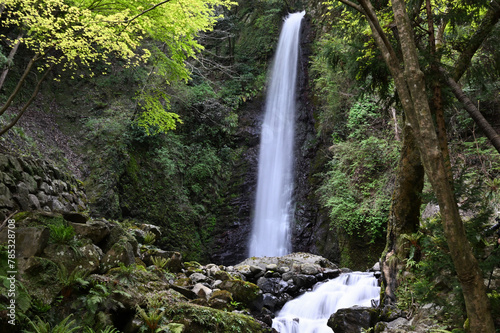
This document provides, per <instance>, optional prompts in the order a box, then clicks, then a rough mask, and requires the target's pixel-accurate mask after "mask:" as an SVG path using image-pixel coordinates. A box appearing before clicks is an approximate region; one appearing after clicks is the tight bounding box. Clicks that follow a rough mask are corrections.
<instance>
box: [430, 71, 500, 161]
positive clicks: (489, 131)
mask: <svg viewBox="0 0 500 333" xmlns="http://www.w3.org/2000/svg"><path fill="white" fill-rule="evenodd" d="M439 71H440V72H441V74H442V75H443V76H444V77H445V79H446V83H447V84H448V86H449V87H450V88H451V91H452V92H453V94H454V95H455V97H456V98H457V99H458V100H459V101H460V102H461V103H462V104H463V105H464V107H465V110H466V111H467V112H468V113H469V115H470V116H471V118H472V119H474V121H475V122H476V124H477V125H478V126H479V128H480V129H481V131H483V133H484V134H485V135H486V137H487V138H488V139H489V140H490V142H491V143H492V144H493V146H494V147H495V149H496V150H497V151H498V152H499V153H500V135H498V133H497V132H496V131H495V129H494V128H493V127H492V126H491V125H490V123H489V122H488V121H487V120H486V119H485V118H484V117H483V115H482V114H481V112H480V111H479V110H478V109H477V108H476V105H474V103H472V101H471V100H470V99H469V98H468V97H467V95H466V94H465V93H464V92H463V91H462V89H461V88H460V86H459V85H458V84H457V83H456V82H455V80H453V79H452V78H451V77H449V76H448V75H447V73H446V71H445V70H444V69H443V68H442V67H441V68H439Z"/></svg>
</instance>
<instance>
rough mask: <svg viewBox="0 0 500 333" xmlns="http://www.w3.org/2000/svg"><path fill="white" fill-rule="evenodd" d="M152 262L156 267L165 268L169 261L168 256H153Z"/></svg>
mask: <svg viewBox="0 0 500 333" xmlns="http://www.w3.org/2000/svg"><path fill="white" fill-rule="evenodd" d="M151 262H152V263H153V265H155V266H156V267H158V268H160V269H163V268H165V266H166V265H167V262H168V259H166V258H163V257H157V256H155V257H152V258H151Z"/></svg>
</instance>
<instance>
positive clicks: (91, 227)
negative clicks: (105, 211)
mask: <svg viewBox="0 0 500 333" xmlns="http://www.w3.org/2000/svg"><path fill="white" fill-rule="evenodd" d="M69 225H71V226H72V227H73V229H75V234H76V235H77V236H78V237H80V238H89V239H90V240H91V241H92V243H94V244H98V243H100V242H101V241H102V240H103V239H104V238H105V237H106V236H108V235H109V227H108V225H107V224H106V223H104V222H103V221H99V220H92V221H89V222H88V223H86V224H82V223H75V222H69Z"/></svg>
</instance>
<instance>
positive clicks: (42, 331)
mask: <svg viewBox="0 0 500 333" xmlns="http://www.w3.org/2000/svg"><path fill="white" fill-rule="evenodd" d="M71 316H72V315H71V314H70V315H69V316H67V317H66V318H64V319H63V320H62V321H61V322H60V323H59V324H57V325H56V326H54V328H52V329H51V328H50V324H49V323H46V322H44V321H43V320H42V319H40V317H38V316H36V317H35V318H36V322H33V321H31V320H30V319H29V318H28V323H29V324H30V325H31V327H32V328H33V329H34V330H35V332H34V333H73V332H76V331H78V330H80V329H81V327H80V326H78V325H76V321H75V320H74V319H73V320H71V321H70V319H71ZM23 332H25V333H33V332H31V331H27V330H24V331H23Z"/></svg>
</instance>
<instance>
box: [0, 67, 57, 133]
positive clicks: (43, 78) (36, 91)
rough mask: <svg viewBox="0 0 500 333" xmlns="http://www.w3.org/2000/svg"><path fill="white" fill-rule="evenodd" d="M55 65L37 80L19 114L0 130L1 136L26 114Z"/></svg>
mask: <svg viewBox="0 0 500 333" xmlns="http://www.w3.org/2000/svg"><path fill="white" fill-rule="evenodd" d="M53 67H54V64H52V65H51V66H50V67H49V68H48V69H47V70H46V71H45V73H44V74H43V76H42V77H41V78H40V80H39V81H38V82H37V84H36V87H35V89H34V90H33V93H32V94H31V97H30V99H29V100H28V101H27V102H26V103H25V104H24V105H23V107H22V108H21V111H19V113H18V114H17V116H16V117H15V118H14V119H13V120H12V121H11V122H10V123H9V124H8V125H7V126H5V127H4V128H2V130H0V136H2V135H3V134H5V133H6V132H7V131H8V130H10V129H11V128H12V127H13V126H14V125H15V124H17V122H18V120H19V119H20V118H21V116H22V115H23V114H24V112H25V111H26V110H27V109H28V107H29V106H30V105H31V103H32V102H33V100H34V99H35V97H36V96H37V95H38V92H39V91H40V87H41V85H42V82H43V81H44V80H45V78H46V77H47V75H48V74H49V72H50V71H51V70H52V68H53Z"/></svg>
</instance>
